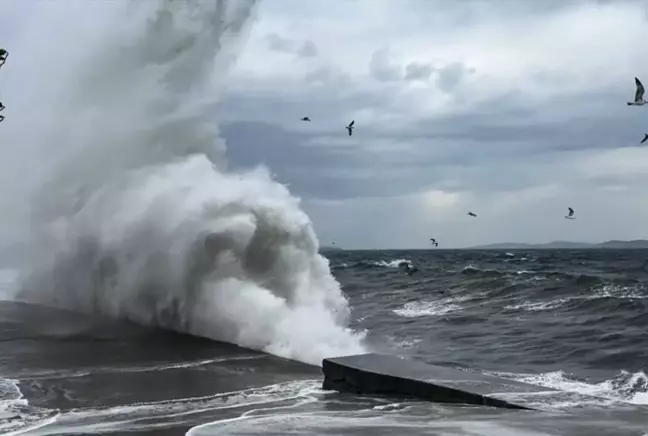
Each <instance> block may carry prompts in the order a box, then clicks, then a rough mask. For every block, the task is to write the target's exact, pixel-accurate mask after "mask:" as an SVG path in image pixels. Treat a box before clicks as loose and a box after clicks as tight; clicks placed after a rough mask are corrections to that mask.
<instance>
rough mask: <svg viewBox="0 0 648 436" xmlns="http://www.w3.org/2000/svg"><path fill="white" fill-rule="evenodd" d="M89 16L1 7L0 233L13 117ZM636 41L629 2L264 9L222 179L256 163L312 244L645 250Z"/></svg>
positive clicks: (234, 106) (300, 1)
mask: <svg viewBox="0 0 648 436" xmlns="http://www.w3.org/2000/svg"><path fill="white" fill-rule="evenodd" d="M108 3H109V2H106V3H102V2H95V3H93V4H94V6H93V7H95V6H96V7H97V8H98V9H97V11H98V12H97V11H94V12H93V11H90V9H92V8H90V6H89V4H88V3H87V2H86V3H84V4H85V6H84V9H83V10H82V9H80V7H79V5H80V4H81V3H80V2H78V1H77V2H70V3H68V2H58V3H55V2H47V1H37V0H34V1H29V2H27V1H22V0H14V1H8V2H7V4H6V5H5V4H3V11H2V14H0V46H2V45H4V44H6V45H8V46H10V47H11V57H10V64H8V66H9V65H10V66H11V69H9V68H6V71H0V101H5V100H6V101H5V104H6V105H7V107H8V109H6V110H5V112H3V114H4V115H7V117H13V120H14V121H12V122H13V124H10V123H8V122H7V121H5V123H2V124H0V128H1V129H3V132H0V142H3V144H2V145H4V146H5V148H4V150H3V153H4V154H3V161H4V162H5V165H4V166H3V169H2V171H1V174H0V185H2V186H5V188H3V189H2V193H3V196H2V198H0V200H2V204H3V206H4V207H3V222H2V223H3V229H2V232H3V233H2V234H11V233H12V230H11V229H12V226H11V225H10V224H8V221H7V220H8V218H7V217H8V216H10V215H11V213H12V210H13V209H12V206H11V204H13V203H11V202H10V201H8V200H7V198H5V197H6V195H4V194H5V193H6V192H10V193H11V195H13V196H14V197H15V196H16V195H20V189H22V187H23V186H24V185H25V183H24V182H20V183H18V182H17V181H18V180H20V179H21V178H22V179H24V180H27V179H29V177H24V176H25V175H26V174H29V173H30V172H33V171H35V170H34V168H35V166H36V165H37V164H38V162H39V159H41V158H37V157H34V156H31V155H29V156H28V155H27V153H26V152H22V151H21V149H20V147H14V148H11V147H9V146H7V144H8V143H9V142H10V141H12V140H13V138H14V136H15V135H16V134H17V133H16V132H17V130H16V129H18V127H16V126H17V125H18V124H17V120H16V119H17V118H18V117H19V114H21V113H22V114H26V113H28V114H30V116H31V117H32V120H38V121H37V123H41V124H43V123H45V124H46V123H47V122H48V118H47V117H45V114H46V113H47V110H49V109H46V108H44V107H43V105H42V104H41V102H42V101H44V100H45V99H48V98H49V93H50V90H52V89H54V88H55V87H56V85H57V82H58V79H59V78H60V77H62V74H63V73H62V72H63V71H65V68H66V65H67V64H66V63H65V62H63V61H61V62H57V59H62V58H63V59H65V56H68V57H70V56H73V55H72V54H69V55H68V53H72V52H74V50H76V48H78V47H80V46H82V45H83V44H86V45H87V44H88V43H89V42H87V40H86V38H88V39H90V37H91V35H92V34H93V29H94V28H95V27H96V26H97V25H98V24H97V23H99V22H101V17H102V14H101V13H100V12H101V7H100V5H101V4H104V5H106V4H108ZM64 4H65V6H64ZM73 5H76V6H74V7H73ZM39 8H40V9H39ZM43 8H45V9H46V11H45V12H42V10H44V9H43ZM39 10H41V12H40V13H36V12H38V11H39ZM81 14H84V15H83V17H84V19H83V20H80V19H79V17H80V16H81ZM30 17H31V18H30ZM79 35H81V37H80V36H79ZM646 41H648V5H647V3H646V2H645V1H640V0H637V1H635V0H615V1H604V0H589V1H586V0H533V1H530V0H529V1H527V0H517V1H514V0H492V1H486V0H461V1H454V0H444V1H441V0H265V1H261V2H260V6H259V8H258V9H257V11H256V16H255V22H254V24H253V25H252V27H251V30H250V33H249V35H247V37H246V40H245V43H244V44H243V45H242V48H241V50H240V51H241V53H240V56H239V57H238V61H237V63H236V65H235V66H234V67H233V68H232V70H231V71H230V74H229V78H228V80H227V82H226V87H225V88H226V89H225V91H226V92H225V95H224V98H223V101H222V104H221V107H220V110H219V115H218V123H219V124H220V126H221V133H222V135H223V136H224V137H225V139H226V141H227V147H228V158H229V161H230V165H231V166H232V167H234V168H248V167H253V166H256V165H259V164H263V165H267V166H268V167H269V168H270V169H271V171H272V172H273V173H274V174H275V176H276V179H277V180H278V181H279V182H281V183H283V184H286V185H288V186H289V189H290V190H291V192H292V193H293V194H294V195H296V196H298V197H299V198H301V202H302V206H303V208H304V210H305V211H306V212H307V213H308V214H309V216H310V217H311V219H312V220H313V223H314V225H315V229H316V231H317V234H318V235H319V238H320V242H321V243H322V244H324V245H330V244H331V243H332V242H335V243H336V245H338V246H342V247H347V248H425V247H427V246H428V240H429V238H430V237H434V238H436V239H437V240H438V241H439V242H440V248H441V247H446V248H452V247H467V246H472V245H478V244H486V243H492V242H505V241H506V242H548V241H552V240H572V241H586V242H599V241H604V240H608V239H638V238H647V239H648V142H647V143H646V144H644V145H640V144H639V141H640V140H641V139H642V138H643V136H644V133H648V105H646V106H644V107H629V106H627V105H626V102H627V101H629V100H631V99H632V98H633V96H634V92H635V85H634V77H635V76H637V77H639V78H641V79H643V80H644V82H645V83H646V84H647V85H648V55H647V53H648V51H647V50H646V48H645V47H644V45H645V42H646ZM61 47H63V51H62V52H60V57H59V55H58V54H57V52H56V50H60V49H61ZM75 47H76V48H75ZM44 58H47V59H50V60H51V61H47V62H45V61H42V59H44ZM39 59H40V61H39ZM36 66H38V68H37V67H36ZM3 70H4V69H3ZM64 104H65V102H64V101H61V102H59V103H58V104H57V105H55V107H60V108H63V107H64ZM61 110H62V109H61ZM303 116H309V117H311V119H312V122H310V123H305V122H301V121H300V118H301V117H303ZM23 118H24V116H23ZM7 120H9V118H8V119H7ZM351 120H355V125H356V129H355V130H354V134H353V136H352V137H349V136H348V135H347V132H346V130H345V128H344V127H345V126H346V125H347V124H348V123H349V121H351ZM11 125H14V127H11ZM37 128H38V126H37V125H36V124H35V123H31V124H30V123H28V124H24V125H22V124H21V126H20V129H22V130H21V132H22V133H21V135H22V136H25V135H27V136H30V135H32V133H34V132H35V131H36V130H37ZM34 134H35V133H34ZM53 147H54V146H53V145H52V144H47V145H43V146H42V153H43V156H44V157H42V159H41V160H45V159H49V158H48V157H47V156H45V155H46V154H47V153H48V150H49V149H52V150H53V149H54V148H53ZM40 152H41V151H39V153H40ZM21 153H22V154H21ZM50 154H51V153H50ZM9 155H11V156H9ZM9 157H11V159H9ZM7 186H14V188H12V189H11V190H8V188H6V187H7ZM569 206H571V207H573V208H574V209H575V210H576V216H577V219H576V220H574V221H569V220H566V219H564V215H565V214H566V212H567V207H569ZM468 211H472V212H474V213H476V214H477V218H471V217H469V216H467V215H466V214H467V212H468ZM20 219H23V218H20Z"/></svg>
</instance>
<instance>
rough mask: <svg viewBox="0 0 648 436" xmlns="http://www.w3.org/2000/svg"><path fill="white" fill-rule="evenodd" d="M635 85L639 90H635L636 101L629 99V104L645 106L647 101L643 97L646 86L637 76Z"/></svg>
mask: <svg viewBox="0 0 648 436" xmlns="http://www.w3.org/2000/svg"><path fill="white" fill-rule="evenodd" d="M635 85H636V86H637V91H636V92H635V98H634V101H629V102H628V106H643V105H645V104H646V103H648V102H646V101H645V100H644V99H643V96H644V86H643V84H642V83H641V81H640V80H639V79H637V78H636V77H635Z"/></svg>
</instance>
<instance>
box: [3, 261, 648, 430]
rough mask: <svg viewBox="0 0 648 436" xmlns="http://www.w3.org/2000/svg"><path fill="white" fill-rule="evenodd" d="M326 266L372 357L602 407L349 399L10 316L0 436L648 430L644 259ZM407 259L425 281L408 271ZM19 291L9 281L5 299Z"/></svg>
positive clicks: (150, 344)
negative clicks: (515, 384) (479, 376)
mask: <svg viewBox="0 0 648 436" xmlns="http://www.w3.org/2000/svg"><path fill="white" fill-rule="evenodd" d="M327 257H328V258H329V260H330V265H331V269H332V271H333V273H334V274H335V276H336V278H337V279H338V280H339V281H340V282H341V284H342V285H343V289H344V292H345V294H346V295H347V297H348V298H349V301H350V305H351V308H352V315H353V322H352V326H353V327H354V328H356V329H364V330H366V331H367V334H368V341H369V344H370V347H371V348H372V350H374V351H378V352H384V353H391V354H397V355H401V356H407V357H410V358H415V359H421V360H424V361H426V362H429V363H434V364H443V365H450V366H455V367H462V368H468V369H472V370H478V371H482V372H486V373H491V374H496V375H499V376H502V377H506V378H511V379H515V380H521V381H526V382H528V383H532V384H536V385H541V386H549V387H553V388H558V389H561V390H565V391H571V392H577V393H582V394H589V395H592V397H591V401H590V400H587V401H583V402H582V403H580V404H573V403H570V404H564V403H562V404H549V405H547V404H544V405H543V406H545V407H544V409H545V410H544V411H542V412H534V411H531V412H527V411H522V412H521V411H506V410H499V409H491V408H485V407H473V406H471V407H468V406H448V405H439V404H428V403H422V402H413V401H396V400H391V399H385V398H371V397H359V396H355V395H342V394H337V393H334V392H327V391H322V390H321V376H320V373H319V370H318V369H317V368H312V367H308V366H306V365H302V364H299V363H291V362H287V361H283V360H280V359H275V358H272V357H266V356H263V355H260V354H258V353H256V352H251V351H246V350H240V349H234V348H232V349H229V348H227V349H225V348H223V347H222V346H214V345H210V344H209V341H196V342H193V341H189V340H187V339H186V338H181V337H177V336H174V335H168V334H166V333H163V332H155V331H151V330H149V329H139V328H137V327H136V326H130V325H123V326H121V327H119V328H117V327H115V326H113V325H112V324H105V323H102V324H98V325H97V324H96V323H94V321H93V322H89V321H87V320H78V321H77V320H74V321H72V318H69V317H67V315H66V316H64V317H63V318H62V319H65V320H67V321H66V322H62V321H61V317H59V318H58V319H57V320H56V321H55V322H45V320H46V319H47V318H48V317H49V316H50V315H47V314H46V313H35V312H32V311H30V310H27V309H16V308H13V307H12V308H5V309H4V310H3V311H2V313H1V315H2V317H1V318H0V326H1V329H0V334H1V335H2V341H0V343H1V344H2V345H1V348H2V356H1V357H0V371H2V373H1V374H2V376H3V377H4V379H3V381H2V383H1V384H0V395H1V399H0V407H2V414H1V415H0V419H2V421H1V422H2V423H1V424H0V432H4V434H29V435H36V434H98V433H102V434H127V433H131V432H132V433H133V434H134V433H136V432H137V433H138V434H162V435H165V434H186V433H188V434H190V435H194V436H197V435H221V434H231V435H236V434H276V435H280V434H282V435H283V434H299V435H319V434H327V435H347V434H354V435H364V434H403V435H405V434H406V435H409V434H411V435H592V434H597V435H628V436H630V435H636V436H640V435H644V434H647V433H648V378H647V377H646V372H648V371H647V370H648V368H647V367H648V339H647V337H646V333H645V331H646V324H647V322H648V289H647V285H648V270H647V269H646V267H645V264H646V260H648V251H643V250H622V251H612V250H600V251H595V250H583V251H568V250H558V251H549V250H542V251H511V252H508V253H507V252H505V251H449V250H435V251H340V252H331V253H327ZM403 261H405V262H411V263H413V264H414V265H416V266H417V267H418V268H419V271H418V272H417V273H414V274H412V275H408V274H406V273H404V271H403V270H402V269H401V268H399V266H398V265H399V263H402V262H403ZM11 280H12V279H11V273H10V272H8V273H7V274H6V275H5V286H6V287H10V286H11ZM0 307H1V306H0ZM52 319H53V318H52ZM51 326H57V328H52V327H51ZM539 401H542V400H539ZM547 406H548V407H547Z"/></svg>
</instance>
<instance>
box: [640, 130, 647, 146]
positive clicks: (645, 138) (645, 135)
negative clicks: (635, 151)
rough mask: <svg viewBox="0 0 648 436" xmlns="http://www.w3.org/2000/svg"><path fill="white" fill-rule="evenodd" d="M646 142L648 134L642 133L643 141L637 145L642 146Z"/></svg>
mask: <svg viewBox="0 0 648 436" xmlns="http://www.w3.org/2000/svg"><path fill="white" fill-rule="evenodd" d="M646 141H648V133H644V139H642V140H641V142H640V143H639V144H643V143H644V142H646Z"/></svg>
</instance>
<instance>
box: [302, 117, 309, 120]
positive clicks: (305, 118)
mask: <svg viewBox="0 0 648 436" xmlns="http://www.w3.org/2000/svg"><path fill="white" fill-rule="evenodd" d="M301 120H302V121H310V118H308V117H304V118H302V119H301Z"/></svg>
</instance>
